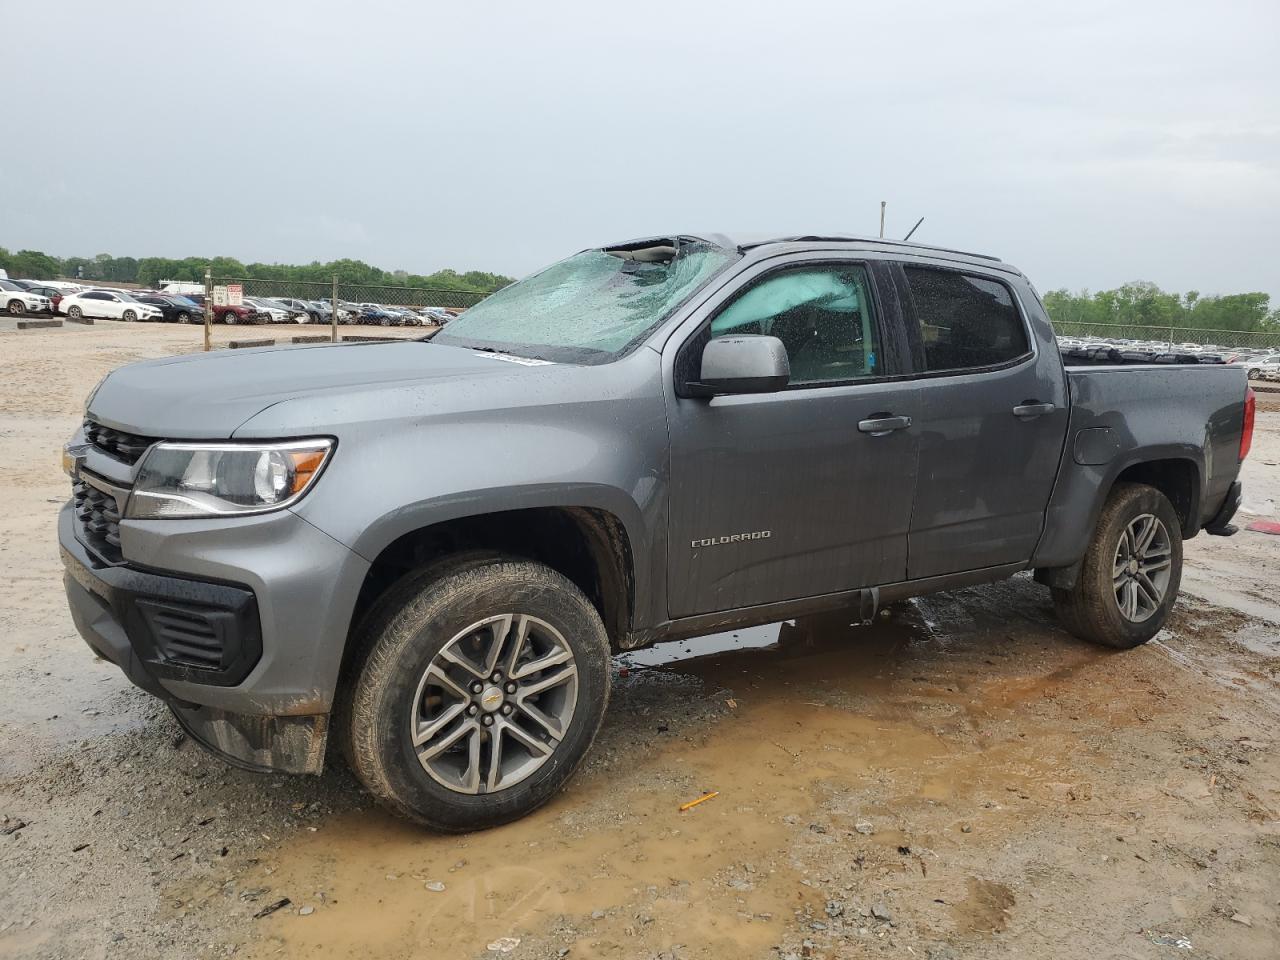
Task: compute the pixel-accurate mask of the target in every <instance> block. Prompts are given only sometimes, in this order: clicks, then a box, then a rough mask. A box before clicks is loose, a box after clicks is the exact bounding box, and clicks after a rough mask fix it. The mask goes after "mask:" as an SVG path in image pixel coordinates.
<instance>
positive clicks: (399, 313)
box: [382, 306, 422, 327]
mask: <svg viewBox="0 0 1280 960" xmlns="http://www.w3.org/2000/svg"><path fill="white" fill-rule="evenodd" d="M382 309H383V310H385V311H386V312H387V313H389V314H391V318H392V323H393V324H394V325H396V326H406V327H420V326H422V318H421V317H420V316H418V315H417V314H416V313H414V312H413V311H412V310H410V309H409V308H408V307H389V306H383V308H382ZM396 318H399V321H400V322H399V323H398V324H397V323H396Z"/></svg>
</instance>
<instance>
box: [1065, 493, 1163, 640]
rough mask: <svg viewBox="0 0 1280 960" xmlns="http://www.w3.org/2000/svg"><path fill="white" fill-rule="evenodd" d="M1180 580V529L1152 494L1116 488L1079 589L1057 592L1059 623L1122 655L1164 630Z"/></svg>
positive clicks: (1158, 496) (1085, 563)
mask: <svg viewBox="0 0 1280 960" xmlns="http://www.w3.org/2000/svg"><path fill="white" fill-rule="evenodd" d="M1181 581H1182V527H1181V524H1180V523H1179V521H1178V515H1177V514H1176V513H1175V512H1174V510H1173V505H1172V504H1170V503H1169V500H1168V498H1167V497H1165V495H1164V494H1163V493H1161V492H1160V491H1159V490H1157V489H1155V487H1150V486H1147V485H1146V484H1142V483H1121V484H1117V485H1116V487H1115V489H1114V490H1112V492H1111V495H1110V496H1109V497H1108V498H1107V502H1106V504H1105V505H1104V506H1103V508H1102V515H1101V516H1100V517H1098V523H1097V526H1096V527H1095V528H1094V532H1093V539H1092V540H1091V541H1090V543H1089V548H1088V550H1087V551H1086V552H1085V556H1084V561H1083V563H1082V566H1081V570H1080V577H1079V579H1078V580H1077V581H1076V585H1075V586H1074V587H1073V588H1072V589H1070V590H1062V589H1054V590H1053V603H1054V606H1055V607H1056V608H1057V611H1058V619H1059V620H1061V621H1062V625H1063V626H1064V627H1066V628H1067V630H1069V631H1070V632H1071V633H1073V634H1075V635H1076V636H1077V637H1080V638H1081V639H1082V640H1089V641H1092V642H1093V643H1100V644H1103V645H1104V646H1108V647H1117V648H1120V649H1127V648H1129V647H1136V646H1138V645H1140V644H1143V643H1146V642H1147V641H1148V640H1150V639H1151V638H1152V637H1153V636H1155V635H1156V633H1157V632H1158V631H1159V630H1160V628H1161V627H1163V626H1164V624H1165V621H1166V620H1168V619H1169V612H1170V610H1172V609H1173V604H1174V601H1176V600H1177V598H1178V587H1179V585H1180V583H1181Z"/></svg>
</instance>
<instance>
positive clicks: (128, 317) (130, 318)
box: [120, 310, 138, 323]
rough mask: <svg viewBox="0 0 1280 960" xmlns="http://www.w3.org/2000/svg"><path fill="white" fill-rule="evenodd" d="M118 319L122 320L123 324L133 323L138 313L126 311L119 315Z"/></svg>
mask: <svg viewBox="0 0 1280 960" xmlns="http://www.w3.org/2000/svg"><path fill="white" fill-rule="evenodd" d="M120 319H121V320H123V321H124V322H125V323H134V322H136V321H137V319H138V313H137V311H136V310H126V311H125V312H124V313H123V314H122V315H121V317H120Z"/></svg>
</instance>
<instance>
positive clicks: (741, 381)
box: [687, 334, 791, 397]
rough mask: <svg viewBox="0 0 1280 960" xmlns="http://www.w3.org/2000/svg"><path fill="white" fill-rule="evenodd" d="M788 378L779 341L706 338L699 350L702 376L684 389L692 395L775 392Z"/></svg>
mask: <svg viewBox="0 0 1280 960" xmlns="http://www.w3.org/2000/svg"><path fill="white" fill-rule="evenodd" d="M790 379H791V362H790V361H789V360H788V359H787V348H786V347H784V346H783V345H782V341H781V340H779V339H778V338H777V337H765V336H760V335H757V334H742V335H739V336H733V337H718V338H716V339H714V340H711V341H708V343H707V345H706V347H704V348H703V350H702V376H701V377H700V378H699V379H698V380H697V381H696V382H694V383H690V384H688V385H687V390H688V393H689V395H690V396H694V397H714V396H718V395H720V394H727V393H776V392H777V391H779V390H781V389H783V388H784V387H786V385H787V381H789V380H790Z"/></svg>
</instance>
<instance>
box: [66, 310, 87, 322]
mask: <svg viewBox="0 0 1280 960" xmlns="http://www.w3.org/2000/svg"><path fill="white" fill-rule="evenodd" d="M67 316H68V317H70V318H71V319H72V320H79V319H80V318H81V317H83V316H84V311H83V310H81V309H80V308H79V307H70V308H69V309H68V310H67Z"/></svg>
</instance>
